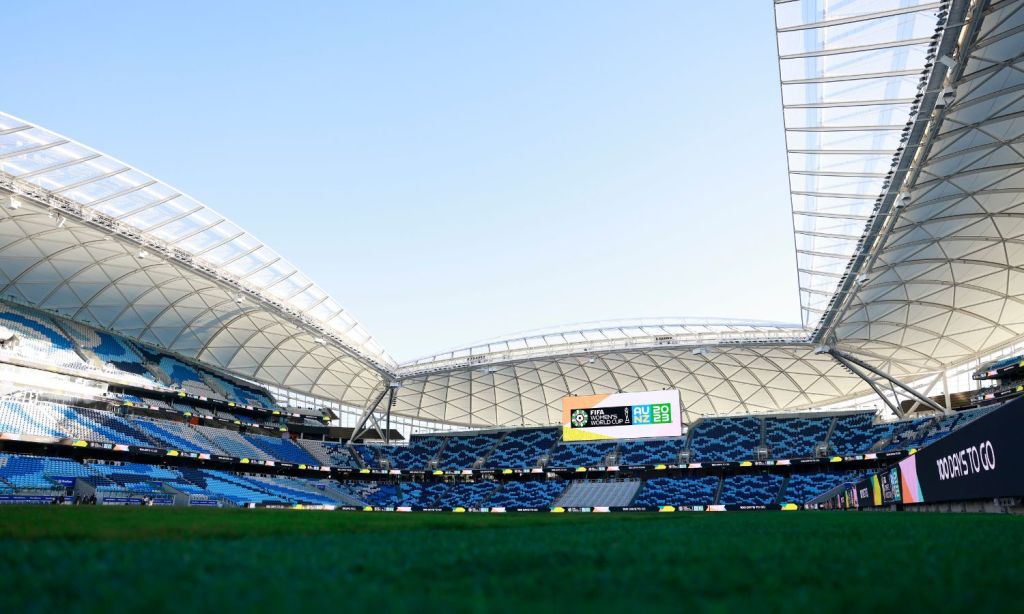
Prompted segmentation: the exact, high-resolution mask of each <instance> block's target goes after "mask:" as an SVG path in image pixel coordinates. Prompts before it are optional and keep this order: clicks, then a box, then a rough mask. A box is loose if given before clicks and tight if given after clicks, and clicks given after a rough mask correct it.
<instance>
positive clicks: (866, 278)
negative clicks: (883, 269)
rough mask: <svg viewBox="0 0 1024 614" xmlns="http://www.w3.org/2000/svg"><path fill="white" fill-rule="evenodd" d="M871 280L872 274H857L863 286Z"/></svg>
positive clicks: (859, 282)
mask: <svg viewBox="0 0 1024 614" xmlns="http://www.w3.org/2000/svg"><path fill="white" fill-rule="evenodd" d="M869 281H871V276H870V275H867V274H861V275H858V276H857V283H858V284H860V285H862V286H863V285H864V284H866V283H868V282H869Z"/></svg>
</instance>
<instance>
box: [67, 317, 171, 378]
mask: <svg viewBox="0 0 1024 614" xmlns="http://www.w3.org/2000/svg"><path fill="white" fill-rule="evenodd" d="M61 323H62V324H63V326H64V328H65V330H67V331H68V334H69V335H71V337H72V338H74V340H75V342H76V343H78V345H79V346H80V347H82V348H85V349H86V350H89V351H91V352H92V353H93V354H95V355H96V357H97V358H99V359H100V360H102V361H103V362H104V363H106V364H108V365H110V366H111V367H113V368H114V369H117V370H119V371H123V372H125V373H131V374H134V375H139V376H142V377H145V378H146V379H148V380H151V381H156V380H155V378H154V377H153V374H152V373H150V372H149V369H147V368H146V365H145V364H144V363H143V361H142V357H141V356H139V354H138V352H136V351H135V350H134V349H132V347H131V345H130V344H129V343H127V342H125V341H123V340H122V339H120V338H119V337H116V336H114V335H111V334H109V333H106V332H104V331H101V330H97V329H95V328H90V327H88V326H85V325H84V324H79V323H78V322H72V321H70V320H64V321H62V322H61Z"/></svg>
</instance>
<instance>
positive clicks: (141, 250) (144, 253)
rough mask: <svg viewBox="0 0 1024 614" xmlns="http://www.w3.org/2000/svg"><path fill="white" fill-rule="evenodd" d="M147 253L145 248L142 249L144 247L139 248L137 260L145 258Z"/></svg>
mask: <svg viewBox="0 0 1024 614" xmlns="http://www.w3.org/2000/svg"><path fill="white" fill-rule="evenodd" d="M148 255H149V252H147V251H146V250H144V249H140V250H139V253H138V256H139V260H142V259H143V258H145V257H146V256H148Z"/></svg>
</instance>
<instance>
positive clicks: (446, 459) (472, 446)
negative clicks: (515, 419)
mask: <svg viewBox="0 0 1024 614" xmlns="http://www.w3.org/2000/svg"><path fill="white" fill-rule="evenodd" d="M503 435H504V433H487V434H484V435H468V436H467V435H459V436H455V435H453V436H451V437H448V442H447V443H446V444H445V446H444V450H443V451H442V452H441V458H440V461H439V463H438V466H439V467H440V468H442V469H470V468H472V467H473V464H474V463H476V461H477V460H478V459H481V458H484V457H485V456H486V455H487V454H488V453H489V452H490V451H491V450H492V449H493V448H494V446H495V444H497V443H498V441H500V440H501V437H502V436H503Z"/></svg>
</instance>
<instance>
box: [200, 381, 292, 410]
mask: <svg viewBox="0 0 1024 614" xmlns="http://www.w3.org/2000/svg"><path fill="white" fill-rule="evenodd" d="M205 375H206V378H207V379H209V380H213V382H214V383H216V384H217V385H218V386H220V387H221V389H223V390H224V392H225V393H227V397H228V400H229V401H233V402H235V403H238V404H239V405H246V406H250V405H251V406H252V407H262V408H263V409H274V408H275V405H276V404H275V403H274V401H273V399H272V398H271V397H270V395H269V394H267V393H265V392H262V391H259V390H256V389H255V388H252V387H249V386H244V385H242V384H241V383H235V382H233V381H231V380H229V379H227V378H226V377H221V376H219V375H217V374H215V373H210V372H206V373H205Z"/></svg>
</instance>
